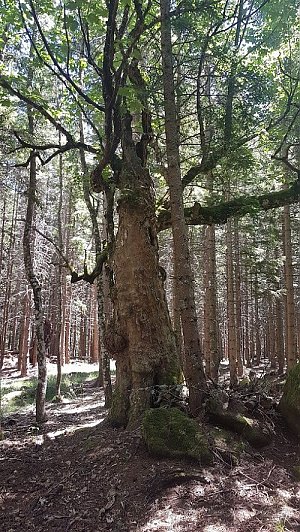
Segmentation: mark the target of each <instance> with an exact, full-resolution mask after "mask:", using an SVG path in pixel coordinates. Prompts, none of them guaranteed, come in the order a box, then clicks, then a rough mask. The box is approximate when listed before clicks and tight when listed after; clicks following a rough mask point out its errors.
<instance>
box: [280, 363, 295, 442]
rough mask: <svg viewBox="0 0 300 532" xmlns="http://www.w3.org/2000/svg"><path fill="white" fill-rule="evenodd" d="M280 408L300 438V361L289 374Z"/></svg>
mask: <svg viewBox="0 0 300 532" xmlns="http://www.w3.org/2000/svg"><path fill="white" fill-rule="evenodd" d="M279 409H280V412H281V414H282V416H283V418H284V420H285V422H286V423H287V425H288V426H289V427H290V429H291V430H292V431H293V432H294V434H296V436H298V437H299V438H300V363H298V364H296V366H294V367H293V368H292V369H291V370H290V372H289V374H288V377H287V380H286V383H285V386H284V389H283V395H282V398H281V401H280V403H279Z"/></svg>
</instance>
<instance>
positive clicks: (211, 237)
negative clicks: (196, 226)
mask: <svg viewBox="0 0 300 532" xmlns="http://www.w3.org/2000/svg"><path fill="white" fill-rule="evenodd" d="M205 250H206V253H205V260H204V269H205V273H204V276H205V295H204V322H205V323H204V345H205V349H204V353H205V359H206V367H205V370H206V375H208V376H209V377H210V378H211V379H213V380H214V381H215V382H217V381H218V372H219V364H220V349H219V343H218V336H219V334H218V329H219V326H218V317H217V286H216V285H217V276H216V241H215V227H214V225H212V226H208V227H207V228H206V232H205Z"/></svg>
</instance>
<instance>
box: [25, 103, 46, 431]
mask: <svg viewBox="0 0 300 532" xmlns="http://www.w3.org/2000/svg"><path fill="white" fill-rule="evenodd" d="M28 118H29V130H30V132H31V133H32V131H33V116H32V111H31V109H29V110H28ZM36 190H37V179H36V160H35V157H34V156H33V157H32V158H31V161H30V170H29V187H28V202H27V211H26V218H25V226H24V234H23V253H24V264H25V271H26V276H27V279H28V282H29V284H30V286H31V288H32V291H33V299H34V308H35V329H36V336H37V360H38V382H37V391H36V421H37V423H43V422H44V421H46V419H47V417H46V411H45V398H46V389H47V363H46V350H45V341H44V314H43V302H42V289H41V285H40V283H39V281H38V278H37V276H36V274H35V271H34V267H33V257H32V252H31V235H32V225H33V219H34V206H35V200H36Z"/></svg>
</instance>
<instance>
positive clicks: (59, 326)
mask: <svg viewBox="0 0 300 532" xmlns="http://www.w3.org/2000/svg"><path fill="white" fill-rule="evenodd" d="M60 142H61V138H60V135H59V143H60ZM58 176H59V197H58V207H57V236H58V242H57V243H58V247H59V249H60V250H61V251H63V230H62V206H63V160H62V155H60V156H59V169H58ZM62 275H63V272H62V263H61V257H60V256H58V268H57V286H56V290H57V315H56V368H57V374H56V397H57V399H59V400H60V398H61V379H62V371H61V366H62V360H61V359H62V352H61V342H62V338H63V335H64V329H63V308H62Z"/></svg>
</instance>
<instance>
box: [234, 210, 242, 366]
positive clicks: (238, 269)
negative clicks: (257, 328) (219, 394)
mask: <svg viewBox="0 0 300 532" xmlns="http://www.w3.org/2000/svg"><path fill="white" fill-rule="evenodd" d="M234 250H235V264H234V278H235V279H234V281H235V294H236V297H235V307H236V347H237V349H236V359H237V372H238V376H239V377H242V376H243V374H244V368H243V360H242V353H241V349H242V294H241V258H240V238H239V226H238V220H237V219H236V218H235V219H234Z"/></svg>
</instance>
